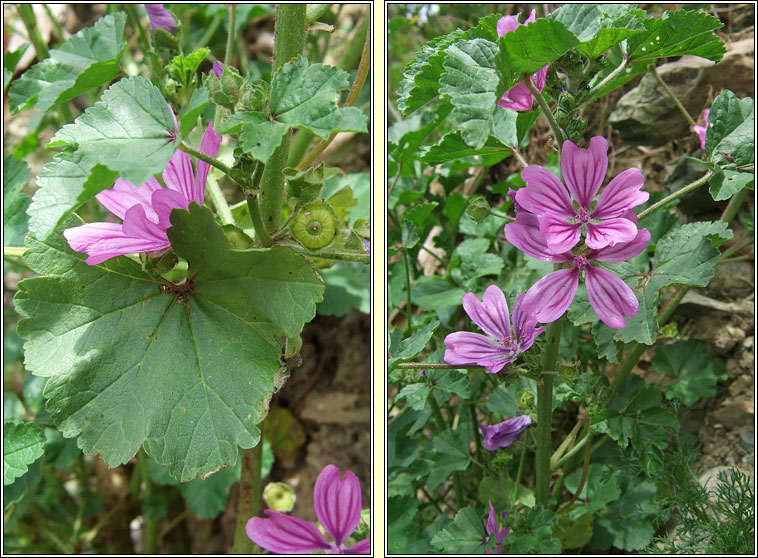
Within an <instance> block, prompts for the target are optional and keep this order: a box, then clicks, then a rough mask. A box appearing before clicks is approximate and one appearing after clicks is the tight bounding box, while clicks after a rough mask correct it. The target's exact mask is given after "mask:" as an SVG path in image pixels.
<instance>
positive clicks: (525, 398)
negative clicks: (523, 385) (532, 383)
mask: <svg viewBox="0 0 758 558" xmlns="http://www.w3.org/2000/svg"><path fill="white" fill-rule="evenodd" d="M532 407H534V394H533V393H532V392H531V391H529V390H526V389H524V390H521V391H520V392H519V393H518V408H519V409H521V410H522V411H525V410H526V409H531V408H532Z"/></svg>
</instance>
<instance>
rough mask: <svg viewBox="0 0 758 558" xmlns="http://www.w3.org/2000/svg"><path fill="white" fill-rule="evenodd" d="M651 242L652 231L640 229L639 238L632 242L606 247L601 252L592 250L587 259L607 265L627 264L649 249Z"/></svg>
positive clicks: (636, 237)
mask: <svg viewBox="0 0 758 558" xmlns="http://www.w3.org/2000/svg"><path fill="white" fill-rule="evenodd" d="M649 242H650V231H648V230H647V229H640V230H639V231H637V236H635V237H634V240H632V241H631V242H626V243H621V244H616V245H615V246H606V247H605V248H601V249H600V250H590V251H589V252H588V253H587V258H588V259H591V260H597V261H599V262H606V263H615V262H625V261H626V260H631V259H632V258H633V257H635V256H637V255H638V254H641V253H642V252H643V251H644V250H645V248H647V245H648V243H649Z"/></svg>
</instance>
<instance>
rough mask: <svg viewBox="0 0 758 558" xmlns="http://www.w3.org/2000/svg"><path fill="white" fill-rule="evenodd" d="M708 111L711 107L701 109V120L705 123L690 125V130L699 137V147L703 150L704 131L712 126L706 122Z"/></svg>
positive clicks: (709, 111)
mask: <svg viewBox="0 0 758 558" xmlns="http://www.w3.org/2000/svg"><path fill="white" fill-rule="evenodd" d="M710 113H711V109H705V111H703V121H704V122H705V125H703V126H693V127H692V131H693V132H695V133H696V134H697V135H698V137H699V138H700V149H703V150H705V132H706V131H707V130H708V128H709V127H711V128H712V127H713V124H708V115H709V114H710Z"/></svg>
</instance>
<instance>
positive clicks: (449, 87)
mask: <svg viewBox="0 0 758 558" xmlns="http://www.w3.org/2000/svg"><path fill="white" fill-rule="evenodd" d="M496 52H497V46H496V45H495V43H492V42H490V41H487V40H485V39H473V40H470V41H458V42H457V43H455V44H454V45H452V46H450V47H448V49H447V57H446V58H445V61H444V63H443V67H444V70H445V71H444V73H443V74H442V75H441V76H440V84H441V85H442V87H441V88H440V96H441V97H442V98H446V99H449V100H450V103H451V104H452V105H453V112H452V117H453V121H455V123H456V124H458V126H459V127H460V128H461V133H462V136H463V141H464V142H466V144H467V145H469V146H471V147H475V148H477V149H478V148H480V147H482V146H483V145H484V143H485V142H486V141H487V137H488V136H489V135H490V132H491V131H492V116H493V113H494V112H495V109H496V108H497V104H496V103H497V100H498V96H497V89H498V77H497V75H496V74H495V54H496Z"/></svg>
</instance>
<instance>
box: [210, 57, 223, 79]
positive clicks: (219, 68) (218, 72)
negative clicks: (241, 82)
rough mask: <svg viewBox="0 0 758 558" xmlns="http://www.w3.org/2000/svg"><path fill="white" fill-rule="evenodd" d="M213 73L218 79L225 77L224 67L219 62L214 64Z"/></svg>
mask: <svg viewBox="0 0 758 558" xmlns="http://www.w3.org/2000/svg"><path fill="white" fill-rule="evenodd" d="M213 73H214V74H215V75H216V77H217V78H218V79H221V76H223V75H224V65H223V64H222V63H221V62H219V61H218V60H216V61H215V62H214V63H213Z"/></svg>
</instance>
